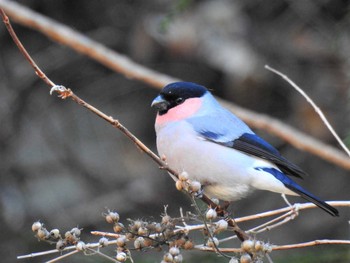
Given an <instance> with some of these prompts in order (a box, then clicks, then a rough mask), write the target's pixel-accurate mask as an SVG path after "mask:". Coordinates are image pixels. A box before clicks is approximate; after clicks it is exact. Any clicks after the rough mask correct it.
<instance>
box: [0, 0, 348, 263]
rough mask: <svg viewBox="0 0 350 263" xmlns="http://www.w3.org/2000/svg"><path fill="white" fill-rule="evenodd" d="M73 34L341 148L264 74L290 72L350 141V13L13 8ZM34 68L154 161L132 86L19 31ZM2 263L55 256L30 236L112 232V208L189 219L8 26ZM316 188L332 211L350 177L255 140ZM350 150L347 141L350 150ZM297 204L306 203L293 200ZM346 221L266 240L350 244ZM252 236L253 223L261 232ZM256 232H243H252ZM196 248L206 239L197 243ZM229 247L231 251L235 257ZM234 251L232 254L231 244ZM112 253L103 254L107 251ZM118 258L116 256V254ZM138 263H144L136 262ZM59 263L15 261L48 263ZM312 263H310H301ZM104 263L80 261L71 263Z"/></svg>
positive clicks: (255, 206)
mask: <svg viewBox="0 0 350 263" xmlns="http://www.w3.org/2000/svg"><path fill="white" fill-rule="evenodd" d="M17 2H19V3H21V4H23V5H25V6H27V7H29V8H31V9H33V10H35V11H36V12H39V13H42V14H43V15H46V16H48V17H50V18H52V19H54V20H57V21H59V22H61V23H63V24H66V25H68V26H70V27H72V28H74V29H76V30H78V31H80V32H82V33H84V34H85V35H86V36H88V37H90V38H92V39H94V40H96V41H99V42H100V43H103V44H104V45H106V46H108V47H109V48H111V49H113V50H116V51H118V52H120V53H122V54H125V55H126V56H128V57H130V58H131V59H132V60H134V61H136V62H138V63H140V64H142V65H144V66H146V67H149V68H151V69H154V70H157V71H159V72H162V73H165V74H169V75H171V76H173V77H176V78H179V79H182V80H186V81H192V82H198V83H200V84H202V85H205V86H207V87H208V88H210V89H212V90H213V93H214V94H215V95H217V96H219V97H222V98H225V99H227V100H229V101H232V102H235V103H237V104H238V105H240V106H243V107H246V108H248V109H252V110H254V111H257V112H260V113H265V114H268V115H270V116H273V117H276V118H278V119H280V120H282V121H283V122H285V123H288V124H290V125H291V126H293V127H296V128H298V129H300V130H302V131H304V132H305V133H307V134H310V135H312V136H314V137H316V138H318V139H320V140H321V141H323V142H326V143H329V144H331V145H333V146H335V147H338V145H337V143H336V142H335V140H334V139H333V137H332V136H331V135H330V133H329V132H328V130H327V129H326V128H325V126H324V125H323V124H322V123H321V121H320V120H319V117H318V116H317V115H316V114H315V113H314V111H313V109H312V108H311V107H310V105H309V104H307V103H306V102H305V100H304V99H303V98H302V97H301V96H300V95H299V94H297V93H296V91H294V90H293V89H292V88H291V87H290V86H289V85H288V84H287V83H286V82H285V81H283V80H282V79H281V78H279V77H277V76H276V75H274V74H272V73H271V72H269V71H267V70H266V69H264V65H265V64H268V65H270V66H272V67H275V68H277V69H279V70H281V71H282V72H284V73H285V74H287V75H288V76H289V77H290V78H291V79H293V81H295V82H296V83H297V84H298V85H300V86H301V87H302V88H303V89H304V90H305V91H306V93H308V94H309V95H310V96H311V97H312V98H313V99H314V100H315V102H316V103H317V104H318V106H319V107H320V108H321V109H322V110H323V111H324V113H325V114H326V116H327V117H328V118H329V120H330V122H331V123H332V125H333V126H334V128H335V130H336V131H337V132H338V133H339V135H340V137H341V138H342V139H344V140H346V139H347V136H348V135H349V134H350V118H349V113H350V101H349V97H350V90H349V84H350V30H349V28H350V12H349V11H350V6H349V4H348V1H338V0H333V1H331V0H321V1H303V0H293V1H290V0H284V1H273V0H265V1H262V0H260V1H259V0H254V1H253V0H237V1H228V0H217V1H191V0H179V1H168V0H167V1H159V0H152V1H130V0H120V1H113V0H100V1H91V0H90V1H86V0H85V1H83V0H75V1H67V0H65V1H63V0H61V1H57V0H45V1H44V0H35V1H34V0H26V1H24V0H22V1H17ZM13 26H14V29H15V31H16V32H17V34H18V36H19V37H20V39H21V40H22V42H23V44H24V45H25V46H26V48H27V49H28V51H29V53H30V54H31V55H32V56H33V58H34V59H35V61H36V62H37V63H38V65H39V66H40V67H41V68H42V69H43V70H44V72H45V73H46V74H47V75H48V76H49V77H50V78H51V79H52V80H53V81H54V82H56V83H58V84H62V85H65V86H67V87H70V88H71V89H72V90H73V91H74V92H75V93H76V94H77V95H78V96H80V97H81V98H83V99H84V100H86V101H87V102H89V103H91V104H92V105H94V106H96V107H97V108H99V109H100V110H102V111H103V112H105V113H106V114H107V115H111V116H113V117H115V118H117V119H119V120H120V121H121V122H122V123H123V124H124V125H125V126H126V127H127V128H128V129H129V130H130V131H132V132H133V133H134V134H135V135H136V136H138V137H139V138H140V139H141V140H142V141H143V142H144V143H145V144H146V145H148V146H149V147H150V148H152V149H153V150H155V133H154V128H153V123H154V117H155V112H154V111H153V110H152V109H151V108H150V103H151V101H152V99H153V98H154V97H155V96H156V94H157V93H158V91H157V90H156V89H154V88H152V87H150V86H148V85H146V84H144V83H142V82H139V81H135V80H132V79H128V78H126V77H125V76H122V75H120V74H118V73H116V72H113V71H111V70H109V69H107V68H105V67H104V66H102V65H100V64H98V63H97V62H95V61H92V60H91V59H89V58H87V57H84V56H82V55H80V54H77V53H76V52H75V51H73V50H71V49H69V48H67V47H65V46H62V45H59V44H57V43H55V42H53V41H51V40H49V39H47V38H46V37H45V36H43V35H42V34H41V33H38V32H36V31H33V30H31V29H28V28H26V27H23V26H21V25H18V24H15V23H13ZM0 90H1V96H0V119H1V128H0V144H1V145H0V153H1V160H0V171H1V174H0V180H1V181H0V182H1V183H0V211H1V213H0V223H1V231H2V233H1V235H0V239H1V241H0V245H1V249H0V258H1V259H2V260H1V261H2V262H14V261H16V256H18V255H22V254H28V253H31V252H37V251H43V250H49V249H53V248H54V246H50V245H48V244H46V243H44V242H38V241H37V239H36V238H35V237H34V236H33V235H34V234H33V233H32V231H31V225H32V223H33V222H34V221H36V220H38V219H40V220H41V221H42V222H44V223H45V225H46V227H47V228H48V229H52V228H59V229H60V230H61V232H63V233H64V232H65V231H67V230H69V229H71V228H72V227H75V226H79V227H81V228H83V229H84V231H83V234H82V239H83V240H84V241H86V242H89V241H97V240H98V238H95V237H91V236H90V234H89V232H90V231H91V230H100V231H112V229H111V226H110V225H108V224H107V223H106V222H105V220H104V218H103V217H102V213H103V212H104V211H106V208H109V209H115V210H116V211H118V212H119V214H120V216H121V221H122V222H125V223H126V222H127V221H126V219H127V218H133V219H137V218H146V219H147V218H153V219H152V220H159V219H160V214H161V213H162V212H163V211H164V209H163V206H164V205H169V207H168V213H169V214H170V215H171V216H174V217H175V216H179V207H183V208H184V209H185V210H189V211H193V208H191V206H190V200H189V199H188V198H187V197H186V195H184V194H183V193H181V192H178V191H177V190H176V189H175V187H174V183H173V181H172V179H171V178H170V177H169V176H167V174H166V173H165V172H164V171H160V170H159V169H158V167H157V165H155V163H153V162H152V161H151V160H150V159H149V157H147V156H146V155H145V154H142V153H141V152H140V151H139V150H138V149H137V148H136V147H135V145H133V144H132V143H131V142H130V141H129V140H127V139H126V138H125V137H124V136H123V135H122V134H121V133H120V132H119V131H118V130H116V129H114V128H113V127H111V125H109V124H107V123H106V122H105V121H103V120H101V119H99V118H97V117H96V116H94V115H93V114H91V113H90V112H88V111H87V110H85V109H83V108H82V107H79V106H78V105H76V104H75V103H73V102H71V101H69V100H67V101H62V100H60V99H58V98H57V97H56V96H49V89H48V87H47V86H46V85H45V84H44V83H43V82H42V81H41V80H39V79H38V77H37V76H36V75H35V74H34V72H33V70H32V68H31V67H30V66H29V65H28V63H27V61H25V60H24V58H23V57H22V56H21V54H20V53H19V51H18V49H17V48H16V46H15V45H14V43H13V42H12V40H11V39H10V37H9V35H8V32H7V31H6V29H5V26H4V25H0ZM256 132H257V133H258V134H259V135H261V136H262V137H264V138H266V139H267V140H269V141H270V142H271V143H272V144H273V145H274V146H276V147H277V148H278V149H279V150H280V151H281V152H282V154H283V155H285V156H286V157H287V158H289V159H291V160H292V161H293V162H295V163H296V164H298V165H299V166H301V167H303V169H304V170H305V171H307V172H308V173H309V174H310V176H309V177H307V178H305V179H304V180H303V181H302V182H300V183H301V184H302V185H303V186H305V188H307V189H309V190H310V191H311V192H313V193H315V194H316V195H318V196H320V197H322V198H323V199H324V200H349V185H350V176H349V171H346V170H344V169H342V168H339V167H337V166H335V165H333V164H331V163H328V162H327V161H324V160H322V159H320V158H318V157H316V156H313V155H311V154H309V153H307V152H300V151H299V150H297V149H295V148H293V147H292V146H291V145H288V144H286V143H285V142H283V141H282V140H280V139H279V138H276V137H274V136H271V135H270V134H267V133H266V132H264V131H263V130H256ZM348 141H350V140H349V139H348ZM290 201H292V202H301V201H302V200H301V199H298V198H290ZM284 206H285V203H284V202H283V200H282V199H281V197H280V195H277V194H273V193H268V192H256V193H255V194H253V195H252V196H250V197H248V198H246V199H244V200H241V201H239V202H236V203H234V204H232V205H231V209H232V211H233V213H234V215H235V216H236V217H239V216H243V215H249V214H254V213H257V212H263V211H267V210H270V209H274V208H279V207H284ZM339 210H340V218H332V217H330V216H328V215H327V214H326V213H324V212H323V211H322V210H320V209H312V210H308V211H303V212H302V213H301V215H300V216H299V217H298V218H297V219H295V220H294V221H292V222H290V223H288V224H286V225H284V226H282V227H280V228H278V229H274V230H272V231H270V232H268V233H265V234H261V235H258V236H257V238H259V239H261V240H266V241H269V242H271V243H273V244H281V245H282V244H290V243H298V242H304V241H310V240H315V239H323V238H330V239H349V233H350V230H349V224H348V220H349V217H350V211H349V209H348V208H340V209H339ZM254 224H256V223H254ZM249 226H251V224H247V225H242V227H243V228H247V227H249ZM198 240H200V239H198ZM230 245H231V246H233V245H234V244H233V243H231V244H228V246H230ZM235 245H237V244H235ZM107 251H108V250H107ZM113 254H114V252H113V249H110V255H113ZM133 255H134V256H135V260H136V262H160V261H161V258H162V255H163V252H151V251H150V252H147V253H146V254H145V253H139V252H134V253H133ZM141 256H142V257H141ZM53 257H54V256H50V257H40V258H35V259H32V260H21V261H19V262H43V261H45V260H48V259H50V258H53ZM271 257H272V259H273V260H274V262H349V261H350V253H349V248H348V247H347V246H321V247H313V248H308V249H300V250H290V251H283V252H274V253H272V255H271ZM185 260H186V262H227V260H226V259H223V258H219V257H217V256H216V255H215V254H214V253H199V252H189V253H186V254H185ZM302 260H304V261H302ZM82 261H84V262H106V260H105V259H103V258H100V257H97V256H94V257H84V256H82V255H80V256H79V255H75V256H73V257H70V258H68V259H66V260H63V261H62V262H82Z"/></svg>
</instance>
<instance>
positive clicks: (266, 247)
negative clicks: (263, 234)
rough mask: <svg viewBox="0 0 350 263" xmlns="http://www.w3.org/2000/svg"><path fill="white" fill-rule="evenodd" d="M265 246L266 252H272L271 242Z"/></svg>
mask: <svg viewBox="0 0 350 263" xmlns="http://www.w3.org/2000/svg"><path fill="white" fill-rule="evenodd" d="M263 246H264V247H263V251H264V252H265V253H270V252H271V251H272V245H271V244H269V243H265V244H264V245H263Z"/></svg>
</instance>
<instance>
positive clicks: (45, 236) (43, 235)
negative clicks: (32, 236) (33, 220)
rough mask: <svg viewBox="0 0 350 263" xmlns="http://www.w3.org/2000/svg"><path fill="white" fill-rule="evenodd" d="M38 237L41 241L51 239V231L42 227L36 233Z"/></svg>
mask: <svg viewBox="0 0 350 263" xmlns="http://www.w3.org/2000/svg"><path fill="white" fill-rule="evenodd" d="M36 236H37V237H38V238H39V239H42V240H46V239H48V238H49V237H50V233H49V231H47V229H46V228H45V227H42V228H40V229H39V230H38V231H37V232H36Z"/></svg>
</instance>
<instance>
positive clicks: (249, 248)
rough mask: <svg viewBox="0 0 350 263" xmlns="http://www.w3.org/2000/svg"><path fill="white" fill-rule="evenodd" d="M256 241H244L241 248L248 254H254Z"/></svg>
mask: <svg viewBox="0 0 350 263" xmlns="http://www.w3.org/2000/svg"><path fill="white" fill-rule="evenodd" d="M254 245H255V244H254V241H253V240H249V239H248V240H244V241H243V242H242V244H241V248H242V249H243V250H244V251H245V252H248V253H251V252H253V250H254Z"/></svg>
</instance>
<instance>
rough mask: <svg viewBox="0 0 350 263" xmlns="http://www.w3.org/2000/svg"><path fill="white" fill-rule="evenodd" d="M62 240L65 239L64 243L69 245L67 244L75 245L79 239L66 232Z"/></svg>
mask: <svg viewBox="0 0 350 263" xmlns="http://www.w3.org/2000/svg"><path fill="white" fill-rule="evenodd" d="M64 238H65V239H66V241H67V242H68V243H69V244H75V243H76V242H77V241H79V238H77V237H76V236H74V235H73V234H72V232H71V231H67V232H66V233H65V234H64Z"/></svg>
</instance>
